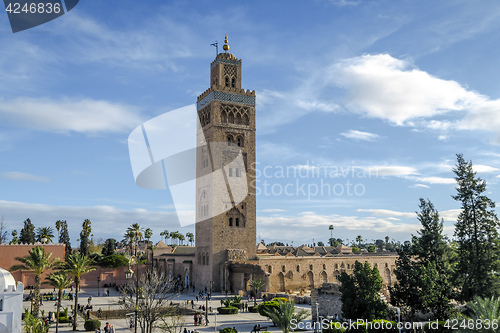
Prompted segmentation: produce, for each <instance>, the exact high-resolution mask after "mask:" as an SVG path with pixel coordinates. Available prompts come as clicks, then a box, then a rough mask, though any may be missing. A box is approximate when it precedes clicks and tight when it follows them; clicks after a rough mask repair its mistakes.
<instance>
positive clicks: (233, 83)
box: [231, 77, 236, 88]
mask: <svg viewBox="0 0 500 333" xmlns="http://www.w3.org/2000/svg"><path fill="white" fill-rule="evenodd" d="M231 87H233V88H234V87H236V79H235V78H234V77H233V78H232V79H231Z"/></svg>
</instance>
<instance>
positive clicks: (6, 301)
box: [0, 268, 24, 333]
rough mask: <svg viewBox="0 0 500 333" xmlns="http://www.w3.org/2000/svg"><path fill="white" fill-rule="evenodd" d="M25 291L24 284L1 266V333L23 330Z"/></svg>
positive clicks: (14, 332) (13, 332) (16, 332)
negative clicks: (18, 281) (22, 316)
mask: <svg viewBox="0 0 500 333" xmlns="http://www.w3.org/2000/svg"><path fill="white" fill-rule="evenodd" d="M23 292H24V286H23V284H22V283H17V284H16V281H15V280H14V277H13V276H12V274H10V273H9V272H8V271H6V270H5V269H3V268H0V333H20V332H21V315H22V312H23Z"/></svg>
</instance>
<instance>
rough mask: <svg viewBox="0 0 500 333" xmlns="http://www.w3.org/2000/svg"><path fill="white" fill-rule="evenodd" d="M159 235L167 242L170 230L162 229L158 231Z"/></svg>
mask: <svg viewBox="0 0 500 333" xmlns="http://www.w3.org/2000/svg"><path fill="white" fill-rule="evenodd" d="M160 236H161V237H163V238H164V239H165V244H167V239H168V238H170V232H168V230H163V231H162V232H160Z"/></svg>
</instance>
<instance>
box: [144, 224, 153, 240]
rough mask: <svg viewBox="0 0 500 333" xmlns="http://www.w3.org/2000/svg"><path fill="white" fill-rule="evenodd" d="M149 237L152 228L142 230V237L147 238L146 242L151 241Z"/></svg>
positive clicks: (151, 234) (151, 235)
mask: <svg viewBox="0 0 500 333" xmlns="http://www.w3.org/2000/svg"><path fill="white" fill-rule="evenodd" d="M151 237H153V230H151V228H147V229H146V230H144V238H145V239H146V240H147V243H148V244H149V243H150V241H151Z"/></svg>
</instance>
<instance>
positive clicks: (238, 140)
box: [236, 136, 243, 147]
mask: <svg viewBox="0 0 500 333" xmlns="http://www.w3.org/2000/svg"><path fill="white" fill-rule="evenodd" d="M236 144H237V145H238V147H243V138H242V137H241V136H239V137H237V138H236Z"/></svg>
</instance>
